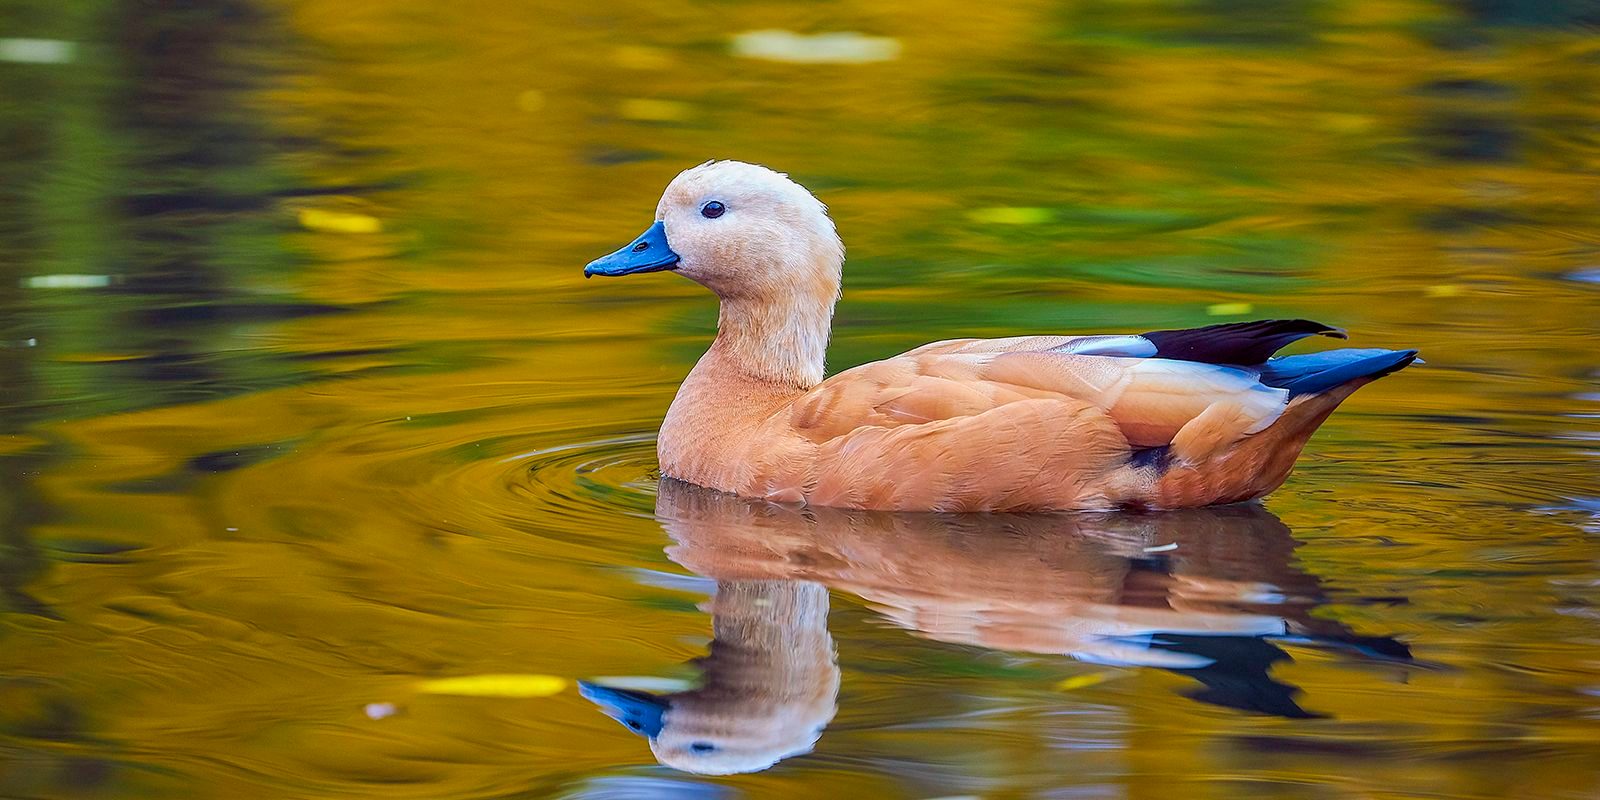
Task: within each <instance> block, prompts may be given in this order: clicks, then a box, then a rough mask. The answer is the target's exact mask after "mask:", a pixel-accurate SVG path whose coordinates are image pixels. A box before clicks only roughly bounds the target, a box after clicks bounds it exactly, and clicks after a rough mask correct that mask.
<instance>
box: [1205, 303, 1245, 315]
mask: <svg viewBox="0 0 1600 800" xmlns="http://www.w3.org/2000/svg"><path fill="white" fill-rule="evenodd" d="M1254 310H1256V307H1255V306H1254V305H1252V304H1250V303H1213V304H1211V305H1209V306H1206V313H1207V314H1210V315H1211V316H1213V317H1237V316H1240V315H1243V314H1248V313H1250V312H1252V311H1254Z"/></svg>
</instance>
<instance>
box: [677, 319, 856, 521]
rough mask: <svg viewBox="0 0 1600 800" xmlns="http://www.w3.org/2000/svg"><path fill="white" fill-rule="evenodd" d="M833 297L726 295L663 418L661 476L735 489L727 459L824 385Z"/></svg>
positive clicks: (736, 458) (738, 457)
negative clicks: (712, 330) (709, 337)
mask: <svg viewBox="0 0 1600 800" xmlns="http://www.w3.org/2000/svg"><path fill="white" fill-rule="evenodd" d="M833 299H834V298H833V296H832V295H830V296H828V297H827V299H825V300H824V299H822V298H821V296H820V295H819V296H813V297H812V298H811V299H810V302H809V303H802V302H799V301H798V300H792V301H783V302H771V301H761V302H757V301H754V300H751V299H749V298H741V297H732V298H730V297H724V298H723V300H722V312H721V314H720V315H719V318H718V325H717V338H716V340H715V341H713V342H712V343H711V348H710V349H709V350H707V351H706V354H705V355H703V356H701V357H700V361H699V363H697V364H695V365H694V369H693V370H690V371H689V376H688V377H687V378H685V379H684V381H683V385H682V386H679V387H678V395H677V397H675V398H673V400H672V407H671V408H669V409H668V410H667V417H666V419H665V420H663V421H662V423H661V435H660V438H659V440H658V441H657V451H658V454H659V455H660V457H661V468H662V471H663V472H664V473H666V474H667V475H670V476H672V477H675V478H681V479H683V480H687V481H690V482H692V483H698V484H701V485H705V486H712V487H714V488H718V489H723V490H726V491H737V490H738V487H736V486H733V485H732V484H729V483H728V475H727V474H725V473H727V471H728V466H729V465H728V464H727V463H724V462H726V461H727V460H728V459H729V458H733V459H735V460H738V459H740V458H742V456H741V455H739V454H740V453H742V452H743V450H742V449H741V447H742V446H743V443H745V440H746V439H747V437H748V436H749V434H750V432H751V431H753V430H755V429H756V428H757V427H758V426H759V425H761V424H762V422H763V421H764V420H766V419H767V418H768V417H770V416H771V415H772V414H773V413H774V412H776V411H778V410H779V409H781V408H783V407H784V406H785V405H787V404H788V403H789V402H791V401H793V400H794V399H795V398H797V397H799V396H800V395H802V394H804V393H805V392H806V390H808V389H810V388H811V387H813V386H815V385H817V384H818V383H821V382H822V376H823V357H824V355H825V352H826V350H827V346H828V331H829V326H830V325H831V324H832V322H833Z"/></svg>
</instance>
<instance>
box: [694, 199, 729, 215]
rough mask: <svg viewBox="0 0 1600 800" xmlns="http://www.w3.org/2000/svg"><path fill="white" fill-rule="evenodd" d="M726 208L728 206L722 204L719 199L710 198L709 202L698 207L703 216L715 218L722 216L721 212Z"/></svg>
mask: <svg viewBox="0 0 1600 800" xmlns="http://www.w3.org/2000/svg"><path fill="white" fill-rule="evenodd" d="M727 210H728V207H727V206H725V205H723V204H722V201H721V200H712V201H711V202H709V203H706V204H705V205H703V206H701V207H700V216H702V217H705V218H706V219H716V218H717V217H720V216H722V214H723V212H725V211H727Z"/></svg>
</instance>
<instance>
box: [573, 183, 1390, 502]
mask: <svg viewBox="0 0 1600 800" xmlns="http://www.w3.org/2000/svg"><path fill="white" fill-rule="evenodd" d="M844 257H845V250H844V244H843V242H842V241H841V240H840V238H839V234H838V232H837V230H836V228H835V226H834V223H833V220H832V219H831V217H830V216H829V215H828V211H827V207H826V206H825V205H824V204H823V203H822V201H821V200H819V199H817V197H816V196H815V195H813V194H812V193H811V192H810V191H808V190H806V189H805V188H804V187H803V186H801V185H800V184H799V183H796V182H795V181H794V180H792V179H790V178H789V177H788V176H787V175H785V174H783V173H780V172H777V171H775V170H772V169H770V168H768V167H765V166H761V165H757V164H750V163H746V162H741V161H731V160H722V161H708V162H706V163H704V164H700V165H698V166H695V167H692V168H690V169H687V170H684V171H683V172H681V173H679V174H678V175H677V176H676V177H675V178H673V179H672V180H671V181H670V182H669V183H668V184H667V187H666V189H665V191H664V192H663V193H662V195H661V199H660V201H659V202H658V203H657V205H656V211H655V220H654V222H653V223H652V224H651V225H650V226H649V227H648V228H647V229H646V230H645V231H644V233H642V234H640V235H639V236H637V237H635V238H634V239H633V241H631V242H629V243H628V244H626V245H624V246H623V247H621V248H619V249H617V250H616V251H615V252H612V253H609V254H607V255H605V256H602V257H600V258H597V259H595V260H594V261H591V262H589V264H588V265H586V266H585V267H584V275H585V277H594V276H605V277H617V276H624V275H637V274H644V273H651V272H674V273H677V274H678V275H681V276H682V277H685V278H688V279H689V280H691V281H694V282H695V283H698V284H700V285H701V286H703V287H705V288H706V289H709V290H710V291H711V292H712V293H713V294H715V295H716V297H717V298H718V300H719V303H720V306H719V311H718V317H717V333H716V336H715V338H714V339H713V340H712V342H711V345H710V347H709V348H708V349H707V350H706V352H705V354H704V355H703V356H702V357H701V358H700V359H699V361H698V362H697V363H696V364H695V365H694V367H693V368H692V369H691V370H690V371H689V373H688V375H687V377H685V378H684V380H683V382H682V384H681V385H680V386H679V388H678V391H677V394H676V396H675V397H674V398H673V400H672V403H671V405H670V406H669V407H668V409H667V412H666V416H665V418H664V419H663V420H662V423H661V427H660V432H659V434H658V436H657V440H656V453H657V457H658V461H659V463H660V471H661V474H662V475H664V476H666V477H670V478H675V479H678V480H682V481H687V482H689V483H693V484H697V485H700V486H704V487H708V488H711V489H716V490H719V491H723V492H728V493H731V494H737V495H742V496H746V497H753V498H760V499H764V500H768V501H771V502H776V503H789V504H800V505H807V506H818V507H835V508H848V509H863V510H885V511H957V512H959V511H972V512H1023V511H1094V510H1111V509H1173V508H1191V507H1200V506H1208V505H1218V504H1228V503H1236V502H1244V501H1250V500H1255V499H1258V498H1261V497H1263V496H1265V495H1267V494H1268V493H1270V492H1272V491H1274V490H1275V489H1277V488H1278V487H1279V486H1280V485H1282V483H1283V482H1284V480H1286V479H1287V477H1288V475H1289V473H1290V471H1291V469H1292V468H1293V466H1294V463H1295V460H1296V459H1297V458H1298V457H1299V455H1300V453H1301V450H1302V448H1303V447H1304V445H1305V443H1306V441H1307V440H1308V439H1309V438H1310V437H1311V434H1312V433H1313V432H1315V431H1316V429H1317V428H1318V426H1320V425H1321V424H1322V422H1323V421H1324V420H1325V419H1327V417H1328V415H1329V414H1331V413H1332V412H1333V411H1334V409H1335V408H1337V407H1338V406H1339V404H1340V403H1341V402H1343V401H1344V400H1345V399H1346V398H1347V397H1349V396H1350V395H1351V394H1352V393H1353V392H1355V391H1356V390H1357V389H1359V388H1361V387H1362V386H1364V385H1366V384H1368V383H1370V382H1372V381H1373V380H1375V379H1377V378H1380V377H1382V376H1384V375H1388V374H1390V373H1393V372H1395V371H1398V370H1400V369H1403V368H1404V367H1406V366H1408V365H1410V364H1411V363H1413V362H1415V361H1416V360H1417V355H1418V352H1417V350H1415V349H1400V350H1387V349H1370V348H1345V349H1335V350H1326V351H1321V352H1315V353H1306V354H1297V355H1288V356H1276V355H1275V354H1276V353H1277V351H1278V350H1280V349H1281V348H1283V347H1285V346H1287V345H1289V344H1291V343H1293V342H1296V341H1299V340H1301V339H1305V338H1307V337H1311V336H1325V337H1333V338H1339V339H1344V338H1348V337H1347V335H1346V333H1345V332H1344V331H1343V330H1341V329H1339V328H1336V327H1333V326H1330V325H1324V324H1321V323H1317V322H1313V321H1310V320H1306V319H1272V320H1257V321H1251V322H1236V323H1223V324H1217V325H1209V326H1205V327H1200V328H1192V329H1181V330H1156V331H1148V332H1144V333H1138V334H1100V335H1063V334H1037V335H1019V336H1009V337H1004V338H996V339H974V338H959V339H948V340H943V341H936V342H933V343H931V344H926V345H923V346H921V347H917V348H915V349H913V350H910V351H908V352H905V353H901V354H900V355H896V356H892V357H890V358H886V359H884V360H881V361H875V362H871V363H867V364H863V365H860V366H857V367H854V368H851V369H847V370H844V371H842V372H839V373H838V374H836V375H834V376H832V377H826V372H825V365H826V353H827V346H828V340H829V336H830V334H831V330H832V324H833V313H834V307H835V305H836V304H837V302H838V300H839V298H840V291H841V285H842V278H843V268H844Z"/></svg>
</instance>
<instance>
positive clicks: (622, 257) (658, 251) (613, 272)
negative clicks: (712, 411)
mask: <svg viewBox="0 0 1600 800" xmlns="http://www.w3.org/2000/svg"><path fill="white" fill-rule="evenodd" d="M677 265H678V254H677V253H674V252H672V248H670V247H668V246H667V228H666V226H665V225H662V224H661V223H660V222H659V221H657V222H656V224H654V225H651V226H650V229H649V230H647V231H645V232H644V233H641V234H639V238H637V239H634V240H633V241H631V242H629V243H628V244H627V246H626V247H623V248H622V249H620V250H618V251H616V252H615V253H611V254H610V255H605V256H601V257H599V258H597V259H595V260H593V261H590V262H589V266H587V267H584V268H583V277H585V278H588V277H590V276H593V275H605V276H608V277H615V276H617V275H632V274H634V273H636V272H660V271H661V270H664V269H672V268H673V267H676V266H677Z"/></svg>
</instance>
